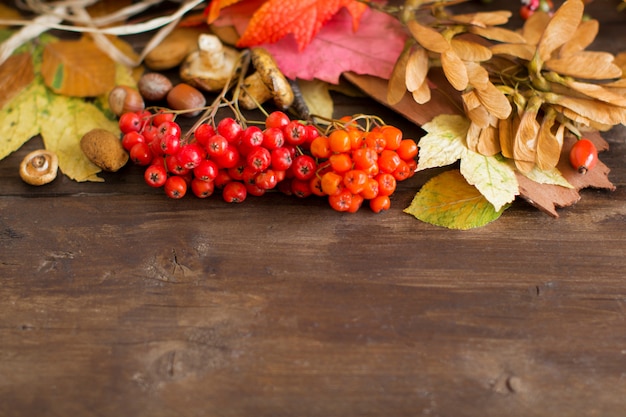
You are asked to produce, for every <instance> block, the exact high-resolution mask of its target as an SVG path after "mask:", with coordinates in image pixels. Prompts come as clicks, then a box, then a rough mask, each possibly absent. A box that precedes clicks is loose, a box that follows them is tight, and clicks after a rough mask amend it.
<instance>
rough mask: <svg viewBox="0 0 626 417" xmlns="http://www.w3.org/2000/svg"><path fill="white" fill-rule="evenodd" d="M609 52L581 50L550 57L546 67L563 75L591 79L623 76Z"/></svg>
mask: <svg viewBox="0 0 626 417" xmlns="http://www.w3.org/2000/svg"><path fill="white" fill-rule="evenodd" d="M613 61H614V57H613V55H612V54H611V53H609V52H596V51H581V52H578V53H576V54H572V55H567V56H566V57H564V58H556V59H550V60H548V61H546V62H545V67H546V68H547V69H549V70H552V71H556V72H558V73H559V74H562V75H569V76H571V77H577V78H586V79H590V80H608V79H611V78H619V77H621V76H622V70H621V68H620V67H618V66H617V65H615V63H614V62H613Z"/></svg>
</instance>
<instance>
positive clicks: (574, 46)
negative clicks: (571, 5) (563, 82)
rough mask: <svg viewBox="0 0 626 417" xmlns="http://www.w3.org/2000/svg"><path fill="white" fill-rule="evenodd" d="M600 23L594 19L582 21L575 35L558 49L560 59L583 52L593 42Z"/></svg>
mask: <svg viewBox="0 0 626 417" xmlns="http://www.w3.org/2000/svg"><path fill="white" fill-rule="evenodd" d="M599 29H600V23H598V21H597V20H595V19H589V20H584V21H582V22H581V23H580V25H579V26H578V30H577V31H576V35H575V36H574V37H573V38H572V39H570V40H569V41H568V42H567V43H565V44H564V45H563V46H561V49H559V56H560V57H561V58H563V57H566V56H568V55H572V54H575V53H578V52H581V51H583V50H585V48H587V47H588V46H589V45H591V43H592V42H593V41H594V40H595V38H596V36H597V35H598V31H599Z"/></svg>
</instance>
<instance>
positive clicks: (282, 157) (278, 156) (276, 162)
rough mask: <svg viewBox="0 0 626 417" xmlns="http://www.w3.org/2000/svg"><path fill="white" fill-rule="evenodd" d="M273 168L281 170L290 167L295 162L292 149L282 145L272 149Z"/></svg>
mask: <svg viewBox="0 0 626 417" xmlns="http://www.w3.org/2000/svg"><path fill="white" fill-rule="evenodd" d="M271 154H272V164H271V166H272V168H273V169H277V170H280V171H284V170H287V169H289V167H290V166H291V164H292V163H293V158H292V157H291V149H289V148H286V147H284V146H283V147H280V148H276V149H274V150H272V152H271Z"/></svg>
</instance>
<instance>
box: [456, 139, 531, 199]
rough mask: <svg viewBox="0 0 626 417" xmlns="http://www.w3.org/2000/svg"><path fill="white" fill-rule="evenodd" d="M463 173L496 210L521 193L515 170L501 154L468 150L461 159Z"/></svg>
mask: <svg viewBox="0 0 626 417" xmlns="http://www.w3.org/2000/svg"><path fill="white" fill-rule="evenodd" d="M461 174H462V175H463V177H465V179H466V180H467V182H468V183H469V184H471V185H473V186H474V187H476V189H478V191H480V193H481V194H482V195H483V196H484V197H485V199H486V200H487V201H489V202H490V203H491V204H493V206H494V208H495V210H496V211H499V210H500V209H501V208H502V207H504V206H506V205H507V204H509V203H511V202H513V200H515V196H516V195H518V194H519V185H518V183H517V177H516V175H515V170H514V169H513V168H512V167H511V166H510V165H509V164H508V163H507V162H506V161H505V160H504V158H502V157H500V156H484V155H481V154H479V153H478V152H472V151H470V150H468V151H467V152H466V153H465V155H463V157H462V159H461Z"/></svg>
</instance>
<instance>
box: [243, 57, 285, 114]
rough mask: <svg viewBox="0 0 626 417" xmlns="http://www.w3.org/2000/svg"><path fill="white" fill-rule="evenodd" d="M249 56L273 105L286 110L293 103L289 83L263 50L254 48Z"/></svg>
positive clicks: (271, 58)
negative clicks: (272, 100) (267, 90)
mask: <svg viewBox="0 0 626 417" xmlns="http://www.w3.org/2000/svg"><path fill="white" fill-rule="evenodd" d="M251 54H252V65H253V66H254V68H255V69H256V71H257V72H258V73H259V76H260V78H261V80H263V83H265V85H266V86H267V88H268V89H269V90H270V91H271V92H272V97H273V99H274V103H276V105H277V106H278V107H279V108H281V109H287V108H288V107H289V106H291V104H292V103H293V100H294V94H293V90H292V88H291V85H290V84H289V81H288V80H287V78H286V77H285V76H284V75H283V73H282V72H281V71H280V69H279V68H278V65H277V64H276V61H275V60H274V58H273V57H272V55H271V54H270V53H269V52H268V51H267V50H266V49H265V48H261V47H257V48H254V49H252V51H251Z"/></svg>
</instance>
